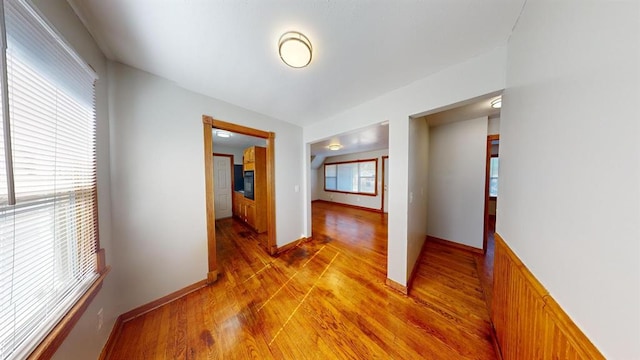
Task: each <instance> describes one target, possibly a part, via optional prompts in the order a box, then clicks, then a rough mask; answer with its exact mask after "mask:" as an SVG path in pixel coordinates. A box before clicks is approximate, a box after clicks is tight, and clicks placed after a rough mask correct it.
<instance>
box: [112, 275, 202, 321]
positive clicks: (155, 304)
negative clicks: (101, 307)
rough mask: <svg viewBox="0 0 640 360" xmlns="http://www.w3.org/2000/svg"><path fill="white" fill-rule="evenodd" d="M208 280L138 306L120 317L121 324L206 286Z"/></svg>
mask: <svg viewBox="0 0 640 360" xmlns="http://www.w3.org/2000/svg"><path fill="white" fill-rule="evenodd" d="M207 282H208V280H200V281H198V282H197V283H195V284H191V285H189V286H187V287H184V288H182V289H180V290H177V291H174V292H172V293H171V294H169V295H165V296H163V297H161V298H159V299H157V300H154V301H152V302H150V303H147V304H144V305H142V306H138V307H137V308H135V309H133V310H130V311H127V312H126V313H124V314H122V315H120V316H121V317H122V321H123V322H127V321H129V320H131V319H134V318H136V317H138V316H140V315H144V314H146V313H148V312H149V311H151V310H155V309H157V308H159V307H160V306H162V305H165V304H168V303H170V302H172V301H174V300H176V299H179V298H181V297H183V296H185V295H187V294H190V293H192V292H194V291H196V290H198V289H201V288H203V287H205V286H207Z"/></svg>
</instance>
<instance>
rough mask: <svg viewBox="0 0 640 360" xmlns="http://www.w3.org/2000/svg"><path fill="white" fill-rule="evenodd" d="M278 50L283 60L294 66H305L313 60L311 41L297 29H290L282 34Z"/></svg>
mask: <svg viewBox="0 0 640 360" xmlns="http://www.w3.org/2000/svg"><path fill="white" fill-rule="evenodd" d="M278 52H279V53H280V58H281V59H282V61H284V63H285V64H287V65H289V66H291V67H292V68H303V67H305V66H307V65H309V63H310V62H311V54H312V47H311V42H310V41H309V39H308V38H307V37H306V36H304V34H302V33H299V32H297V31H288V32H286V33H284V34H282V36H280V40H279V41H278Z"/></svg>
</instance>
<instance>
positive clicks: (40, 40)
mask: <svg viewBox="0 0 640 360" xmlns="http://www.w3.org/2000/svg"><path fill="white" fill-rule="evenodd" d="M3 9H4V24H5V29H6V47H7V48H6V52H5V54H6V73H7V78H6V89H7V90H8V91H7V92H6V94H3V101H8V105H9V106H8V109H9V113H8V114H4V113H3V114H2V115H3V116H4V115H8V116H9V125H10V126H9V128H8V129H5V128H2V131H7V130H8V131H9V134H10V144H7V143H6V142H5V143H3V144H2V146H0V151H1V153H0V156H4V154H5V153H6V152H7V151H9V147H8V146H7V145H10V155H11V159H12V160H13V164H12V169H7V168H6V166H7V165H6V162H4V161H0V163H1V164H2V165H1V166H0V359H14V358H16V359H19V358H24V357H26V356H28V355H29V353H30V352H31V351H32V350H33V349H34V348H35V346H37V345H38V344H39V342H40V341H41V340H42V338H43V337H44V336H46V334H47V333H48V332H49V331H50V330H51V329H52V328H53V326H55V324H56V323H57V322H58V321H59V320H60V319H61V318H62V317H63V316H64V314H65V313H66V312H67V311H68V310H69V309H70V308H71V307H72V306H73V304H74V303H75V302H76V301H77V300H78V299H79V298H80V297H81V296H82V294H83V293H84V292H85V291H86V290H87V289H88V287H89V286H90V285H91V284H92V282H93V281H94V280H95V279H96V278H97V274H96V250H97V248H96V247H97V236H98V235H97V230H98V229H97V208H96V206H97V204H96V159H95V105H94V103H95V100H94V97H95V90H94V86H95V81H96V79H97V77H96V74H95V73H94V72H93V71H92V70H91V69H90V68H89V67H88V66H87V65H86V64H85V63H84V62H83V61H82V60H81V59H80V57H78V56H77V55H76V54H75V52H74V51H73V50H72V49H71V48H70V47H69V46H68V45H66V43H65V42H64V41H63V40H62V38H61V37H60V36H59V35H58V34H57V33H56V32H55V31H54V30H53V29H52V27H51V26H49V25H48V24H47V23H46V21H44V20H43V18H42V17H41V16H40V15H39V14H38V13H37V11H35V10H34V8H33V7H32V6H31V5H30V4H29V3H28V2H26V1H24V0H4V1H3ZM0 109H2V108H1V107H0ZM5 109H6V107H5ZM0 139H2V138H1V137H0ZM2 159H4V157H3V158H2ZM8 170H12V171H8ZM10 178H12V180H13V184H14V186H15V204H10V203H11V201H10V198H11V193H10V191H11V190H10V187H8V186H7V184H8V183H9V182H8V181H10Z"/></svg>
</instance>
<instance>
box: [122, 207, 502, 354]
mask: <svg viewBox="0 0 640 360" xmlns="http://www.w3.org/2000/svg"><path fill="white" fill-rule="evenodd" d="M312 210H313V240H310V241H307V242H305V243H303V244H300V245H298V246H297V247H295V248H293V249H292V250H290V251H288V252H286V253H283V254H281V255H280V256H279V257H276V258H272V257H270V256H268V255H267V254H266V253H265V252H264V251H263V250H261V249H260V248H259V247H258V243H259V239H258V238H257V235H256V234H255V233H253V232H251V231H249V230H247V229H246V228H245V227H244V225H242V224H241V223H240V222H238V221H236V220H234V219H225V220H221V221H218V222H217V224H216V225H217V226H216V231H217V238H218V246H219V248H218V250H219V252H218V254H219V263H220V272H221V273H220V276H219V280H218V281H217V282H216V283H215V284H213V285H212V286H209V287H205V288H203V289H200V290H198V291H195V292H193V293H191V294H189V295H187V296H185V297H183V298H181V299H178V300H176V301H174V302H172V303H169V304H166V305H164V306H162V307H160V308H157V309H155V310H153V311H151V312H149V313H146V314H144V315H142V316H140V317H137V318H135V319H132V320H130V321H128V322H126V323H125V324H124V326H123V329H122V332H121V334H120V336H119V337H118V339H117V343H116V346H115V348H114V351H113V352H112V354H111V356H110V358H111V359H185V358H186V359H212V358H213V359H216V358H219V359H221V358H225V359H248V358H259V359H270V358H273V359H316V358H317V359H343V358H353V359H370V358H392V359H415V358H428V359H495V358H496V354H495V351H494V348H493V342H492V337H491V325H490V322H489V315H488V312H487V309H486V306H484V298H483V295H482V288H481V286H480V280H479V279H478V275H477V271H476V267H475V262H474V259H473V256H472V255H470V254H468V253H465V252H463V251H460V250H455V249H454V250H452V249H449V248H446V247H443V246H441V245H437V244H431V243H429V244H427V248H426V251H425V253H424V258H423V259H422V260H421V262H420V265H419V266H420V268H419V270H418V274H417V278H416V280H415V283H414V288H413V290H412V291H411V294H410V296H409V297H407V296H404V295H402V294H400V293H397V292H395V291H393V290H391V289H389V288H388V287H387V286H386V285H385V284H384V282H385V278H386V254H387V247H386V244H387V242H386V239H387V217H386V215H382V214H378V213H373V212H368V211H362V210H357V209H352V208H346V207H342V206H338V205H333V204H328V203H314V204H313V206H312Z"/></svg>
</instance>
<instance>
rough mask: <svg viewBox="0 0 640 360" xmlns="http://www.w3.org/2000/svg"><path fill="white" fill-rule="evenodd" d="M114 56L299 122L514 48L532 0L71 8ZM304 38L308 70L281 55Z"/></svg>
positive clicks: (204, 2)
mask: <svg viewBox="0 0 640 360" xmlns="http://www.w3.org/2000/svg"><path fill="white" fill-rule="evenodd" d="M68 1H69V3H70V4H71V6H72V7H73V8H74V10H75V11H76V13H78V15H79V17H80V18H81V19H82V21H83V22H84V23H85V25H86V26H87V28H88V29H89V31H90V32H91V34H92V35H93V37H94V38H95V39H96V41H97V42H98V45H99V46H100V47H101V49H102V50H103V52H104V53H105V55H107V57H108V58H110V59H112V60H115V61H119V62H122V63H124V64H127V65H130V66H133V67H136V68H139V69H142V70H145V71H147V72H150V73H152V74H155V75H158V76H161V77H164V78H166V79H169V80H172V81H174V82H176V83H177V84H178V85H180V86H182V87H184V88H186V89H189V90H192V91H195V92H198V93H201V94H204V95H208V96H211V97H214V98H217V99H220V100H223V101H227V102H229V103H232V104H235V105H238V106H241V107H244V108H247V109H250V110H253V111H256V112H259V113H262V114H265V115H269V116H272V117H274V118H277V119H280V120H284V121H288V122H291V123H294V124H297V125H300V126H305V125H308V124H311V123H313V122H316V121H319V120H322V119H324V118H326V117H328V116H330V115H333V114H335V113H338V112H340V111H342V110H345V109H348V108H350V107H353V106H355V105H357V104H360V103H362V102H364V101H367V100H369V99H372V98H374V97H376V96H378V95H381V94H383V93H385V92H388V91H390V90H393V89H396V88H399V87H401V86H404V85H406V84H409V83H411V82H413V81H415V80H417V79H420V78H422V77H425V76H428V75H430V74H432V73H435V72H437V71H439V70H441V69H443V68H445V67H447V66H449V65H452V64H455V63H458V62H462V61H464V60H466V59H468V58H471V57H473V56H475V55H478V54H481V53H483V52H486V51H488V50H491V49H493V48H495V47H497V46H500V45H504V44H505V43H506V42H507V39H508V37H509V35H510V33H511V29H512V28H513V26H514V24H515V22H516V21H517V18H518V16H519V14H520V11H521V8H522V5H523V3H524V1H525V0H482V1H479V0H420V1H419V0H396V1H391V0H390V1H381V0H372V1H365V0H340V1H336V0H334V1H331V0H324V1H305V0H277V1H276V0H242V1H240V0H135V1H132V0H109V1H103V0H68ZM288 30H297V31H300V32H303V33H304V34H305V35H307V36H308V37H309V39H310V41H311V43H312V46H313V60H312V62H311V64H310V65H309V66H308V67H307V68H304V69H293V68H290V67H288V66H286V65H285V64H284V63H283V62H282V61H281V60H280V58H279V56H278V50H277V44H278V39H279V37H280V35H282V34H283V33H284V32H286V31H288Z"/></svg>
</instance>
